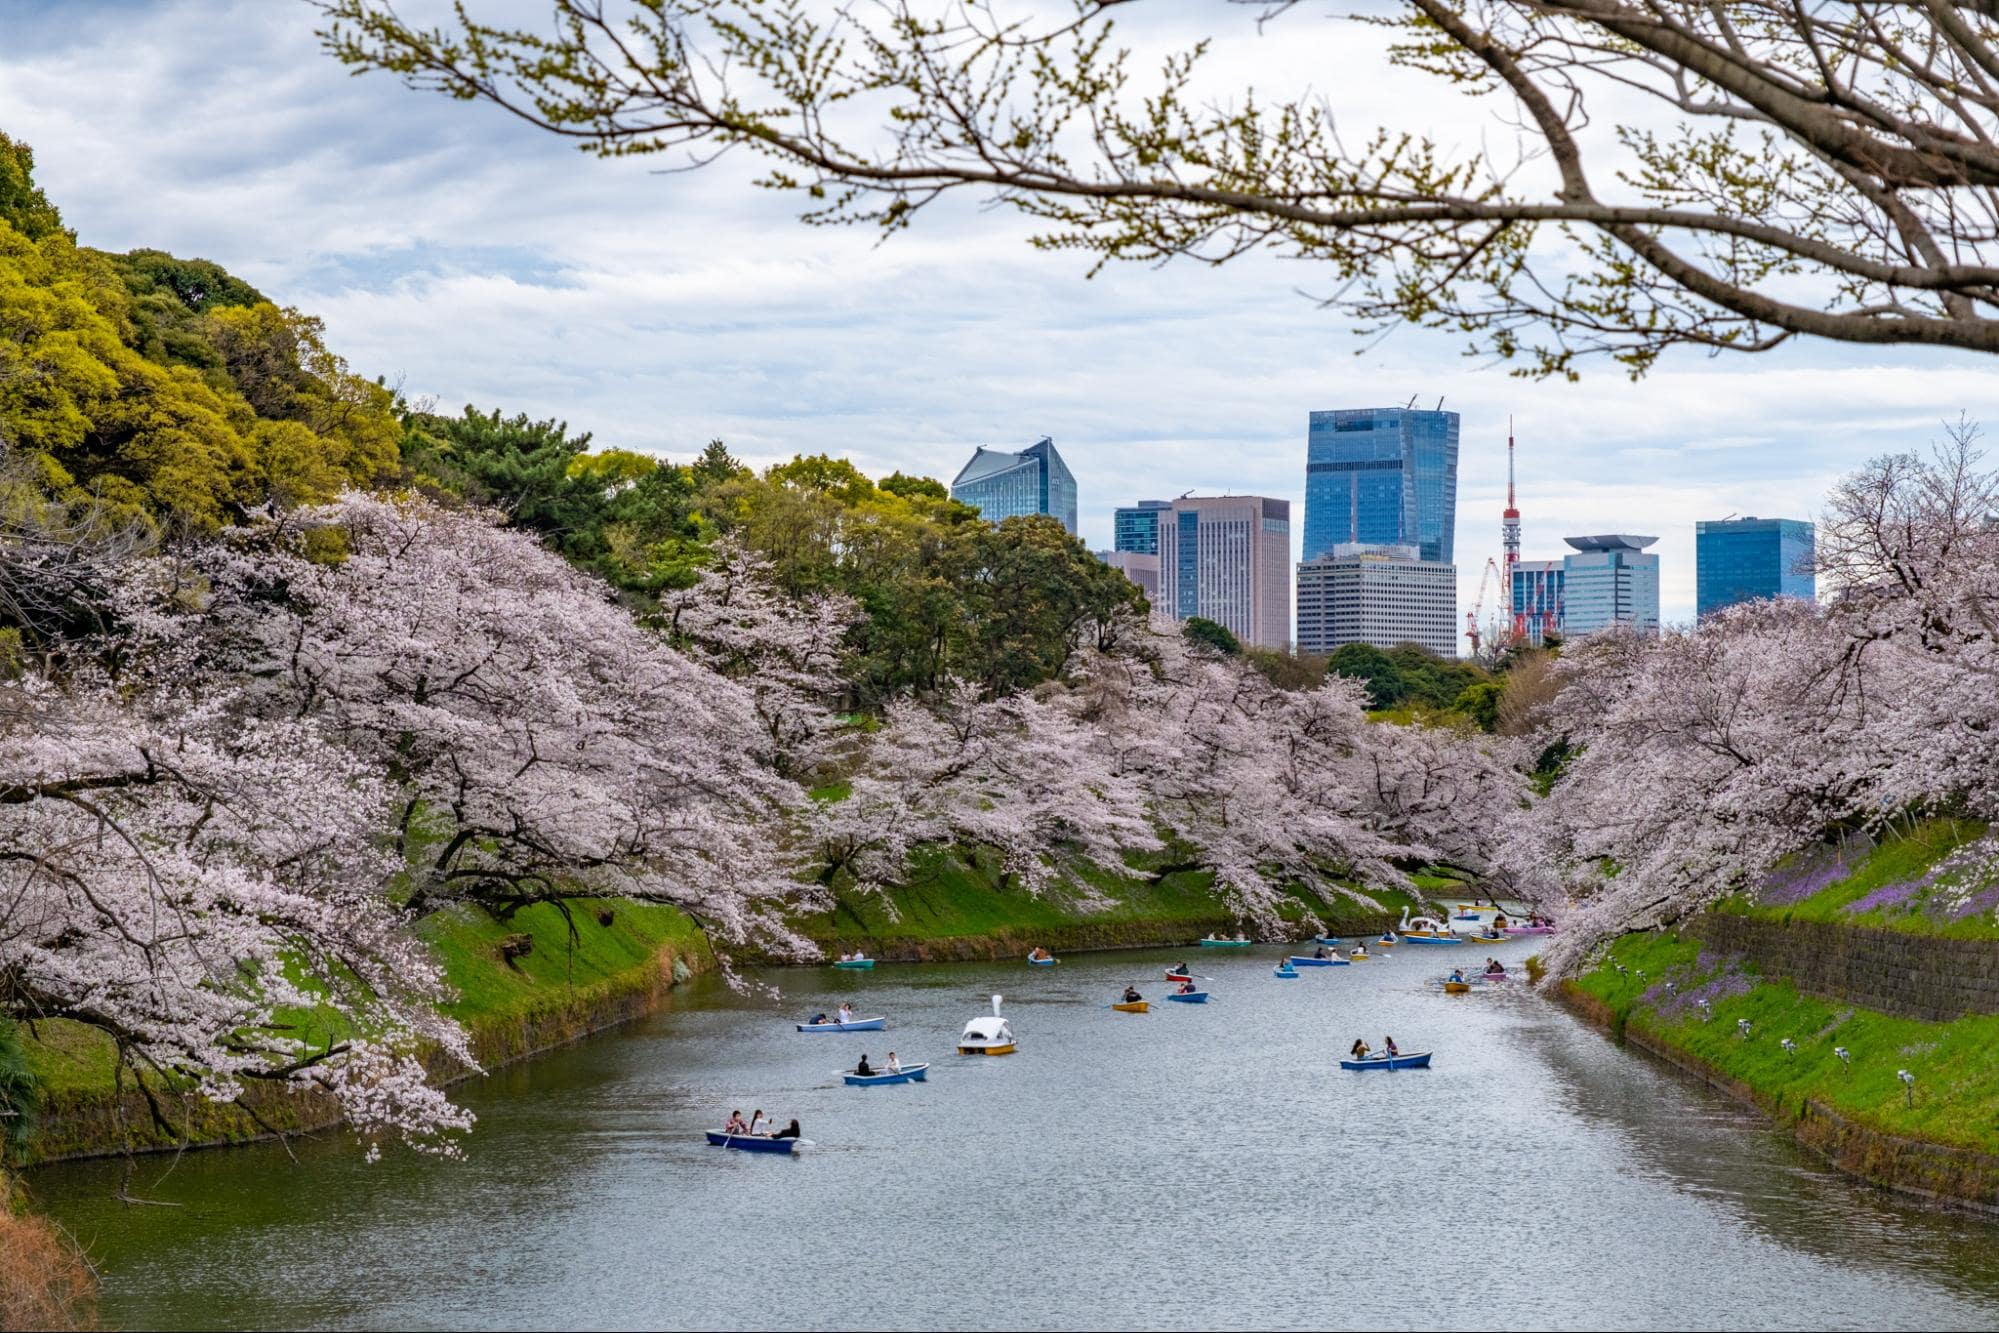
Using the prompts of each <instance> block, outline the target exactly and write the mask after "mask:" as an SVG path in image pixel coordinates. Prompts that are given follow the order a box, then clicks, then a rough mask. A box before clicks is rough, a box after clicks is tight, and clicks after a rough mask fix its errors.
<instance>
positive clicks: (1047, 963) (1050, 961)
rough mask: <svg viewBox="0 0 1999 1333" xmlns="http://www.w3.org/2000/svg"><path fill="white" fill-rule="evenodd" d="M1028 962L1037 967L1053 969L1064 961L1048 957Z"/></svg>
mask: <svg viewBox="0 0 1999 1333" xmlns="http://www.w3.org/2000/svg"><path fill="white" fill-rule="evenodd" d="M1027 961H1028V962H1030V963H1032V964H1033V965H1034V966H1036V967H1053V966H1055V964H1057V963H1058V962H1060V961H1062V960H1061V959H1059V958H1055V957H1048V958H1029V959H1028V960H1027Z"/></svg>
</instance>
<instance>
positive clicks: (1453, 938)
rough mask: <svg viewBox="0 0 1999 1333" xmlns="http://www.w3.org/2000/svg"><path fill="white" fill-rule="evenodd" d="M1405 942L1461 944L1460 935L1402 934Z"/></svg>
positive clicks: (1461, 937) (1462, 940) (1461, 938)
mask: <svg viewBox="0 0 1999 1333" xmlns="http://www.w3.org/2000/svg"><path fill="white" fill-rule="evenodd" d="M1402 942H1403V943H1405V944H1463V943H1464V942H1465V941H1464V936H1462V935H1404V936H1403V937H1402Z"/></svg>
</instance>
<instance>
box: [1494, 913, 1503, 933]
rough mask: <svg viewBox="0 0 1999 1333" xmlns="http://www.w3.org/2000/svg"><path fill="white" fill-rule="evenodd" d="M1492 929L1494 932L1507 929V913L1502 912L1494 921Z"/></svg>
mask: <svg viewBox="0 0 1999 1333" xmlns="http://www.w3.org/2000/svg"><path fill="white" fill-rule="evenodd" d="M1492 928H1493V929H1494V930H1505V929H1506V913H1504V912H1501V913H1500V914H1499V915H1498V916H1496V917H1494V918H1493V919H1492Z"/></svg>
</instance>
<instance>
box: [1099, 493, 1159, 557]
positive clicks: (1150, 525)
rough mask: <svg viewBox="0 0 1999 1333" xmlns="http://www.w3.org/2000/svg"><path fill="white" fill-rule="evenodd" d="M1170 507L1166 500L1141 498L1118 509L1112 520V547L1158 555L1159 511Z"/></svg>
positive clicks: (1117, 549) (1119, 549)
mask: <svg viewBox="0 0 1999 1333" xmlns="http://www.w3.org/2000/svg"><path fill="white" fill-rule="evenodd" d="M1170 508H1172V505H1171V504H1170V503H1169V502H1168V501H1165V500H1140V501H1139V502H1138V503H1137V504H1135V505H1129V506H1126V507H1125V508H1123V509H1119V510H1117V511H1116V512H1115V514H1114V515H1113V516H1112V520H1111V523H1112V526H1111V549H1112V550H1113V551H1143V552H1145V553H1147V554H1148V555H1158V554H1159V511H1160V510H1162V509H1170Z"/></svg>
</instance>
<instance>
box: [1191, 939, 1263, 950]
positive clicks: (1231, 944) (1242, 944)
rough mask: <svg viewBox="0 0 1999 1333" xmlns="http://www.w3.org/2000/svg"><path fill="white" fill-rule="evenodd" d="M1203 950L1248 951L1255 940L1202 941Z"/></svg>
mask: <svg viewBox="0 0 1999 1333" xmlns="http://www.w3.org/2000/svg"><path fill="white" fill-rule="evenodd" d="M1198 943H1199V944H1200V946H1201V947H1202V948H1203V949H1247V948H1248V947H1249V946H1250V945H1252V944H1254V943H1256V941H1255V940H1200V941H1198Z"/></svg>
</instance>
